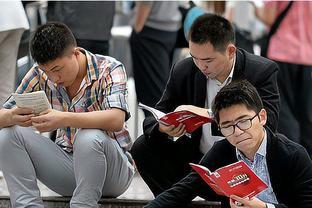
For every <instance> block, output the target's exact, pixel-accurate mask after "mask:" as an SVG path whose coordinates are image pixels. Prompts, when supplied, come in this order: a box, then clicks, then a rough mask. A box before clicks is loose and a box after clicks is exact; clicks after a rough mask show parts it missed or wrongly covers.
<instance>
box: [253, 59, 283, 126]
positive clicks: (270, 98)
mask: <svg viewBox="0 0 312 208" xmlns="http://www.w3.org/2000/svg"><path fill="white" fill-rule="evenodd" d="M277 73H278V66H277V64H276V63H275V62H271V61H270V63H269V64H268V66H267V70H266V72H265V73H264V74H263V75H262V77H261V78H260V77H259V80H258V81H257V84H256V88H257V90H258V93H259V95H260V97H261V99H262V102H263V106H264V108H265V109H266V110H267V112H268V121H267V126H268V127H269V128H270V129H271V130H272V131H276V130H277V124H278V115H279V108H280V95H279V91H278V86H277Z"/></svg>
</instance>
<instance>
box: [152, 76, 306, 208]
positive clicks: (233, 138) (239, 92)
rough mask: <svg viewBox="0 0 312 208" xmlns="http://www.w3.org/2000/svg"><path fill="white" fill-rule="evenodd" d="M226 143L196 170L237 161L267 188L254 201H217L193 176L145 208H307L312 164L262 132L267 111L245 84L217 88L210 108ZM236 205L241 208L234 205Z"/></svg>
mask: <svg viewBox="0 0 312 208" xmlns="http://www.w3.org/2000/svg"><path fill="white" fill-rule="evenodd" d="M212 111H213V114H214V119H215V121H216V122H217V123H218V126H219V128H220V131H221V133H222V134H223V135H224V136H225V137H226V139H224V140H221V141H218V142H216V143H215V145H214V146H213V147H212V149H211V150H210V151H209V152H208V153H207V154H206V155H205V156H204V158H203V159H202V160H201V162H200V164H201V165H203V166H206V167H208V168H209V170H211V171H215V170H216V169H218V168H220V167H223V166H225V165H229V164H231V163H234V162H237V161H239V160H242V161H244V162H246V164H247V165H248V166H249V167H250V168H251V169H252V170H253V171H254V172H255V173H256V174H257V175H258V176H259V177H260V178H261V179H262V180H263V181H264V182H265V183H266V184H267V185H268V188H267V189H265V190H264V191H262V192H260V193H259V194H258V195H256V196H255V197H253V198H240V197H238V196H235V195H232V196H230V199H229V198H228V197H225V196H218V195H216V193H215V192H214V191H213V190H212V189H211V188H210V186H208V185H207V184H206V183H205V181H204V180H202V179H201V178H200V176H199V175H198V174H197V173H196V172H195V171H193V172H191V173H190V174H189V175H188V176H187V177H185V178H184V179H182V180H181V181H180V182H178V183H177V184H175V185H174V186H173V187H172V188H171V189H169V190H167V191H165V192H163V193H162V194H161V195H159V196H158V197H157V198H156V199H155V200H154V201H152V202H151V203H150V204H149V205H147V206H146V207H148V208H152V207H186V205H187V204H188V203H189V202H191V200H192V199H193V198H195V197H196V196H201V197H203V198H205V199H207V200H214V199H218V201H221V205H222V207H231V208H237V207H240V208H241V207H246V208H247V207H252V208H272V207H276V208H278V207H280V208H286V207H296V208H309V207H310V208H311V207H312V161H311V159H310V157H309V155H308V153H307V151H306V150H305V148H304V147H302V146H301V145H299V144H296V143H294V142H292V141H291V140H289V139H287V138H286V137H285V136H284V135H281V134H278V133H273V132H272V130H271V129H270V128H268V127H267V126H266V122H267V111H266V110H265V109H264V108H263V104H262V102H261V98H260V96H259V94H258V93H257V90H256V88H255V87H254V86H252V85H251V84H250V83H249V82H248V81H246V80H244V81H240V82H232V83H230V84H229V85H227V86H225V87H224V88H222V89H221V90H220V91H219V93H218V94H217V96H216V97H215V101H214V104H213V108H212ZM238 204H240V205H238Z"/></svg>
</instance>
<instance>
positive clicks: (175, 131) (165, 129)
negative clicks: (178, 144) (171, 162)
mask: <svg viewBox="0 0 312 208" xmlns="http://www.w3.org/2000/svg"><path fill="white" fill-rule="evenodd" d="M159 131H160V132H162V133H165V134H168V135H169V136H172V137H180V136H183V135H184V134H185V133H186V131H185V125H184V124H182V123H180V124H179V126H177V127H175V126H173V125H169V126H167V125H164V124H162V123H159Z"/></svg>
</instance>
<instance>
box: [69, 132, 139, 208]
mask: <svg viewBox="0 0 312 208" xmlns="http://www.w3.org/2000/svg"><path fill="white" fill-rule="evenodd" d="M73 158H74V170H75V178H76V183H77V187H76V189H75V191H74V194H73V197H72V199H71V201H70V206H71V208H78V207H84V208H85V207H97V202H98V200H99V199H100V198H101V196H109V197H117V196H119V195H120V194H122V193H123V192H124V191H125V190H126V189H127V188H128V186H129V185H130V182H131V180H132V177H133V174H134V170H133V166H132V165H131V164H130V163H129V162H128V159H127V157H126V155H125V153H124V152H123V150H122V149H121V148H120V147H119V145H118V143H117V141H116V140H114V139H112V138H110V137H109V136H108V135H107V134H106V133H104V132H103V131H101V130H97V129H82V130H79V131H78V132H77V134H76V138H75V142H74V153H73Z"/></svg>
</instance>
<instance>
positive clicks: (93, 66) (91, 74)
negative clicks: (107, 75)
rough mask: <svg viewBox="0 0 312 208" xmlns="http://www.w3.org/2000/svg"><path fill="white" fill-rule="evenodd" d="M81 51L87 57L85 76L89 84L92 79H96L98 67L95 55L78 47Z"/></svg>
mask: <svg viewBox="0 0 312 208" xmlns="http://www.w3.org/2000/svg"><path fill="white" fill-rule="evenodd" d="M79 49H80V51H81V52H82V53H84V54H85V55H86V59H87V76H86V77H85V80H86V83H87V84H90V83H92V81H93V80H97V79H98V78H99V68H98V66H97V57H96V56H95V55H94V54H92V53H91V52H89V51H87V50H85V49H83V48H79Z"/></svg>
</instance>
